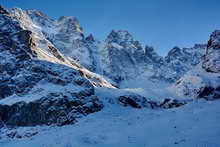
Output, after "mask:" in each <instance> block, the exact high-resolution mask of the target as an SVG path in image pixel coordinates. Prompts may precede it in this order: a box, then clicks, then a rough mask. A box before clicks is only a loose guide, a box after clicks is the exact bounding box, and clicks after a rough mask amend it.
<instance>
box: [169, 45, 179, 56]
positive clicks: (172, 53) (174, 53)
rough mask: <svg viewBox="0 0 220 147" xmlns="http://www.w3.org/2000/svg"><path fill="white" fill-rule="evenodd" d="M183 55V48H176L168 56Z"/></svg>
mask: <svg viewBox="0 0 220 147" xmlns="http://www.w3.org/2000/svg"><path fill="white" fill-rule="evenodd" d="M180 54H181V48H179V47H178V46H174V47H173V48H172V49H171V50H170V51H169V52H168V55H167V56H177V55H180Z"/></svg>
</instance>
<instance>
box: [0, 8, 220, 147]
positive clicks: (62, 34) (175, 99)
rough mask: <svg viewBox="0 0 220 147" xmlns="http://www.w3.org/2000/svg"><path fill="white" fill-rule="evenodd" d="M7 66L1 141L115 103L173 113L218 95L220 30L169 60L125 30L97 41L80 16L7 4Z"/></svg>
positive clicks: (2, 56) (2, 78)
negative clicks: (54, 14) (53, 14)
mask: <svg viewBox="0 0 220 147" xmlns="http://www.w3.org/2000/svg"><path fill="white" fill-rule="evenodd" d="M0 71H1V74H0V128H1V130H2V131H3V133H2V136H1V135H0V140H1V138H3V140H4V139H5V140H7V139H8V138H9V139H12V138H13V139H14V138H25V135H27V133H26V134H25V133H24V136H22V135H21V134H20V136H19V132H18V131H19V128H21V127H36V126H37V125H47V126H53V125H55V126H64V125H69V124H71V125H75V124H76V123H78V121H80V120H81V119H82V118H87V117H89V116H87V115H89V114H92V115H95V114H96V113H97V112H102V111H104V112H105V109H107V108H108V109H109V108H111V109H112V107H114V105H117V106H118V105H119V106H118V107H120V108H124V107H129V108H131V109H134V108H138V109H156V110H159V111H166V110H167V109H169V110H172V109H181V108H179V107H185V105H190V104H191V103H193V102H194V101H195V100H198V99H203V100H207V101H210V100H216V99H219V98H220V31H219V30H216V31H214V32H213V33H212V34H211V36H210V39H209V41H208V42H207V43H204V44H195V45H194V46H193V47H191V48H179V47H177V46H176V47H174V48H172V49H171V50H170V51H169V52H168V54H167V55H166V56H165V57H162V56H160V55H158V53H157V52H156V51H155V49H154V48H153V47H151V46H148V45H145V46H144V45H142V44H141V43H140V42H139V41H137V40H135V39H134V37H133V36H132V34H130V33H129V32H128V31H126V30H112V31H111V32H110V33H109V35H107V37H106V38H104V39H103V40H97V39H96V38H95V37H94V36H93V35H92V34H91V35H89V36H85V35H84V33H83V28H82V27H81V26H80V23H79V20H78V19H77V18H75V17H72V16H71V17H70V16H68V17H67V16H62V17H60V18H58V19H57V20H54V19H51V18H49V17H48V16H47V15H45V14H43V13H42V12H39V11H36V10H22V9H20V8H12V9H10V10H9V9H6V8H4V7H2V6H0ZM112 105H113V106H112ZM216 107H218V105H217V106H216ZM124 109H126V108H124ZM213 111H214V110H213ZM216 111H217V110H216ZM218 114H219V113H218ZM11 127H15V130H16V133H14V132H13V131H11V130H12V129H11ZM219 129H220V128H219ZM32 130H33V129H32ZM13 133H14V134H13ZM32 135H33V134H32ZM32 135H31V137H32ZM34 135H35V134H34ZM34 135H33V136H34ZM27 138H28V137H27ZM0 144H1V142H0ZM3 145H4V144H3ZM6 146H7V144H6ZM9 146H10V145H9Z"/></svg>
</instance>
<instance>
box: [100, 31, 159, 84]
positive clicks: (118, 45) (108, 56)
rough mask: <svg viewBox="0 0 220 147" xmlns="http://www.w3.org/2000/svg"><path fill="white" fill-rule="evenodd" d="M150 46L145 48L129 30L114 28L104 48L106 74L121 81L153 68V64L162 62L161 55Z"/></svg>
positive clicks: (103, 58) (104, 69)
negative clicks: (115, 29)
mask: <svg viewBox="0 0 220 147" xmlns="http://www.w3.org/2000/svg"><path fill="white" fill-rule="evenodd" d="M149 48H150V47H146V48H145V49H144V48H143V47H142V45H141V44H140V43H139V42H138V41H135V40H134V39H133V37H132V35H131V34H130V33H129V32H127V31H122V30H119V31H114V30H113V31H112V32H111V33H110V34H109V35H108V37H107V39H106V40H105V45H104V49H103V52H104V54H103V57H102V60H103V66H105V67H103V71H104V75H106V76H108V77H110V78H111V79H113V80H115V81H116V82H120V81H122V80H128V79H130V78H134V77H136V76H137V75H140V74H142V73H144V72H145V71H147V70H152V69H151V67H152V66H154V65H158V64H160V62H161V60H160V59H161V57H159V56H158V55H157V54H156V53H155V52H153V48H151V50H148V49H149ZM158 60H160V61H158Z"/></svg>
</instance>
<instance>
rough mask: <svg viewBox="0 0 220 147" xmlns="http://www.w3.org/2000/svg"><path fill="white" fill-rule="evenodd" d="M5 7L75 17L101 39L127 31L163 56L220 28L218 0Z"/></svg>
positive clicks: (62, 0)
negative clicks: (120, 30)
mask: <svg viewBox="0 0 220 147" xmlns="http://www.w3.org/2000/svg"><path fill="white" fill-rule="evenodd" d="M0 4H3V5H4V6H5V7H8V8H11V7H20V8H23V9H37V10H40V11H42V12H44V13H46V14H47V15H48V16H50V17H52V18H58V17H59V16H76V17H77V18H78V19H79V20H80V23H81V25H82V27H83V29H84V32H85V33H86V34H89V33H92V34H94V36H95V37H96V38H98V39H100V40H102V39H105V38H106V36H107V35H108V33H109V32H110V31H111V30H112V29H115V30H118V29H122V30H128V31H129V32H130V33H131V34H132V35H133V36H134V38H135V39H136V40H139V41H140V42H141V43H142V45H145V44H148V45H151V46H154V47H155V49H156V50H157V51H158V52H159V53H160V54H161V55H165V54H166V53H167V52H168V51H169V50H170V49H171V48H172V47H173V46H179V47H190V46H193V45H194V44H195V43H206V42H207V40H208V38H209V35H210V33H211V32H212V31H213V30H215V29H220V0H0Z"/></svg>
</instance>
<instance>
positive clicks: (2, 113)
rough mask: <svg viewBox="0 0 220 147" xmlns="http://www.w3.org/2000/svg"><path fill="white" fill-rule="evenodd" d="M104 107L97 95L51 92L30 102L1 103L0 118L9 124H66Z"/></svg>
mask: <svg viewBox="0 0 220 147" xmlns="http://www.w3.org/2000/svg"><path fill="white" fill-rule="evenodd" d="M79 95H80V94H79ZM102 108H103V104H102V103H101V102H100V101H99V100H98V98H97V97H95V96H90V97H86V98H85V99H84V100H83V99H80V100H79V99H77V98H74V97H72V98H70V97H67V98H65V96H64V95H62V93H57V94H54V93H50V94H48V95H47V96H46V97H44V98H41V99H39V100H36V101H33V102H30V103H25V102H19V103H15V104H13V105H0V118H1V119H2V121H3V122H4V123H5V124H6V125H9V126H35V125H42V124H47V125H50V124H56V125H66V124H71V123H75V122H76V121H77V120H76V119H77V118H79V117H81V116H85V115H88V114H90V113H93V112H97V111H100V110H101V109H102Z"/></svg>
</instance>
